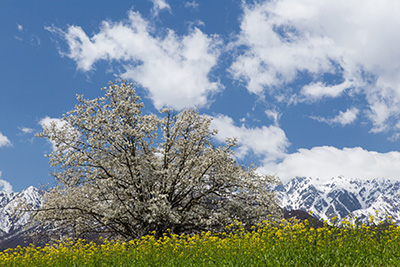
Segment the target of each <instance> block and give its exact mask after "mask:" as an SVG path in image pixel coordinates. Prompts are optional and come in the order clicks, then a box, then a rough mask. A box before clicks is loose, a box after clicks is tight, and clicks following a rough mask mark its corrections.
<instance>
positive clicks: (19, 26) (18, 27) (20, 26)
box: [17, 24, 24, 32]
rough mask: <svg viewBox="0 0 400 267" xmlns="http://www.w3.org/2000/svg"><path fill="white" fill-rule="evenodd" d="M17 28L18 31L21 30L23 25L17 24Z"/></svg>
mask: <svg viewBox="0 0 400 267" xmlns="http://www.w3.org/2000/svg"><path fill="white" fill-rule="evenodd" d="M17 29H18V31H20V32H22V31H23V30H24V27H23V26H22V25H21V24H17Z"/></svg>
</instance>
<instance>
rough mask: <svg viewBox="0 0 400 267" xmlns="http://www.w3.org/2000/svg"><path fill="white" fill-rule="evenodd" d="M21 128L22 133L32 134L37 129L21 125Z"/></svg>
mask: <svg viewBox="0 0 400 267" xmlns="http://www.w3.org/2000/svg"><path fill="white" fill-rule="evenodd" d="M20 129H21V131H22V133H24V134H31V133H33V132H35V129H32V128H28V127H21V128H20Z"/></svg>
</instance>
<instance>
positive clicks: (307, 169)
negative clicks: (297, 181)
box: [259, 146, 400, 182]
mask: <svg viewBox="0 0 400 267" xmlns="http://www.w3.org/2000/svg"><path fill="white" fill-rule="evenodd" d="M399 163H400V152H388V153H378V152H374V151H367V150H365V149H362V148H360V147H355V148H343V149H338V148H335V147H331V146H322V147H314V148H312V149H299V150H298V151H297V152H296V153H293V154H288V155H286V157H285V158H284V159H283V161H282V162H280V163H274V162H272V161H265V165H264V166H263V167H261V168H259V170H260V172H262V173H265V174H273V175H277V176H278V177H279V178H280V179H281V181H283V182H286V181H288V180H289V179H291V178H295V177H297V176H299V177H302V176H304V177H308V176H310V177H313V178H320V179H322V180H328V179H330V178H332V177H334V176H339V175H343V176H345V177H349V178H350V177H351V178H359V179H373V178H382V177H383V178H387V179H393V180H400V164H399Z"/></svg>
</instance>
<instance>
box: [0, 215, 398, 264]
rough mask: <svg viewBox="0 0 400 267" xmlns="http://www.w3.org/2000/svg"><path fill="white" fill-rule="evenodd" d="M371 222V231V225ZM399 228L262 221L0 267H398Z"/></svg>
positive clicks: (30, 253) (52, 253) (11, 256)
mask: <svg viewBox="0 0 400 267" xmlns="http://www.w3.org/2000/svg"><path fill="white" fill-rule="evenodd" d="M372 222H373V218H371V225H374V224H373V223H372ZM399 241H400V227H398V226H395V225H394V223H389V224H387V225H386V226H385V227H383V223H382V222H381V223H380V224H378V225H377V226H368V225H366V224H362V225H361V224H352V223H351V222H349V221H347V220H346V219H345V220H343V221H341V222H336V223H335V226H329V225H328V224H327V223H326V222H325V226H324V227H322V228H318V229H314V228H313V227H312V226H311V223H310V224H309V222H308V221H305V222H298V221H296V220H290V221H286V220H282V221H279V222H269V221H264V222H262V223H260V224H258V225H257V226H254V227H252V230H251V231H245V230H244V228H243V227H242V224H241V223H240V222H237V223H235V224H231V225H229V226H227V227H226V228H225V231H224V232H221V233H217V234H211V233H210V232H204V233H201V234H199V235H180V236H177V235H175V234H171V233H166V234H165V235H164V236H163V237H162V238H160V239H156V238H155V237H154V236H153V235H151V234H150V235H147V236H144V237H142V238H141V239H137V240H131V241H127V242H123V241H119V240H102V243H101V244H99V245H97V244H95V243H87V242H85V241H84V240H78V241H76V242H73V241H69V240H67V241H65V242H58V243H56V244H54V245H47V246H45V247H43V248H41V247H34V246H32V245H31V246H29V247H26V248H16V249H8V250H6V251H4V252H2V253H0V266H18V267H20V266H274V267H276V266H400V242H399Z"/></svg>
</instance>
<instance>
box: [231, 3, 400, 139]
mask: <svg viewBox="0 0 400 267" xmlns="http://www.w3.org/2000/svg"><path fill="white" fill-rule="evenodd" d="M399 12H400V3H398V2H396V1H391V0H382V1H379V2H377V1H374V0H351V1H320V0H277V1H263V2H256V3H255V4H243V17H242V19H241V22H240V29H241V31H240V34H239V36H238V40H237V42H236V45H237V46H240V47H241V49H240V50H239V51H242V52H240V54H239V56H238V57H237V58H236V59H235V60H234V62H233V64H232V65H231V67H230V72H231V73H232V76H233V77H234V78H235V79H237V80H240V81H242V82H243V83H244V84H245V85H246V86H247V89H248V90H249V91H250V92H252V93H256V94H262V93H263V92H265V91H267V92H269V93H271V94H273V95H278V96H279V97H280V98H281V97H282V94H283V93H284V94H285V95H286V99H293V97H292V96H293V95H295V96H297V98H298V99H299V100H304V101H311V102H313V101H318V100H320V99H322V98H327V97H330V98H334V97H340V96H342V95H344V94H350V95H354V94H360V95H361V96H363V97H364V98H365V100H366V103H367V107H368V109H369V115H368V118H369V119H370V120H371V122H372V124H373V126H372V131H373V132H381V131H384V130H387V129H388V128H393V125H392V123H391V122H393V121H397V120H398V119H399V118H400V104H399V103H400V50H399V49H398V47H399V46H400V35H398V34H397V32H398V28H399V27H400V16H398V14H399ZM243 48H244V49H243ZM304 75H307V77H309V81H308V82H307V81H304V80H302V82H303V83H305V85H304V86H303V88H302V89H299V91H298V92H297V91H295V90H297V89H295V88H291V89H290V90H287V92H282V88H287V85H290V84H291V83H293V82H298V81H299V80H298V79H299V78H301V77H302V76H304ZM329 75H330V76H335V77H337V78H338V79H337V81H335V80H330V79H328V78H326V77H327V76H329ZM306 80H307V79H306Z"/></svg>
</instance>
